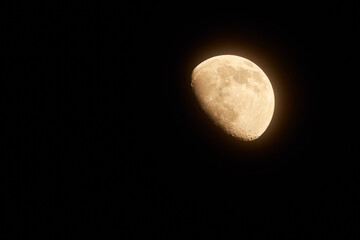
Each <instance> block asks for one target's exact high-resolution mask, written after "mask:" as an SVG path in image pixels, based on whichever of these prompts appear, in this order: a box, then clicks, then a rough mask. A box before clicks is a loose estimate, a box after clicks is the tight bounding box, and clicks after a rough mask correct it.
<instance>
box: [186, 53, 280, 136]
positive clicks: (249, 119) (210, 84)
mask: <svg viewBox="0 0 360 240" xmlns="http://www.w3.org/2000/svg"><path fill="white" fill-rule="evenodd" d="M191 86H192V87H193V90H194V92H195V96H196V98H197V100H198V101H199V103H200V105H201V107H202V109H203V110H204V111H205V113H206V114H207V115H208V116H209V117H210V118H211V119H212V120H213V121H214V123H215V124H216V125H218V126H220V127H221V128H222V129H223V130H224V131H225V132H227V133H228V134H230V135H232V136H234V137H237V138H239V139H241V140H244V141H252V140H255V139H257V138H259V137H260V136H261V135H262V134H263V133H264V132H265V130H266V129H267V127H268V126H269V124H270V121H271V119H272V116H273V113H274V108H275V96H274V91H273V88H272V86H271V83H270V80H269V78H268V77H267V76H266V75H265V73H264V72H263V71H262V70H261V69H260V68H259V67H258V66H257V65H256V64H255V63H253V62H251V61H250V60H248V59H246V58H243V57H239V56H234V55H221V56H216V57H212V58H209V59H207V60H205V61H203V62H202V63H200V64H199V65H198V66H197V67H196V68H195V69H194V70H193V72H192V81H191Z"/></svg>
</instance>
